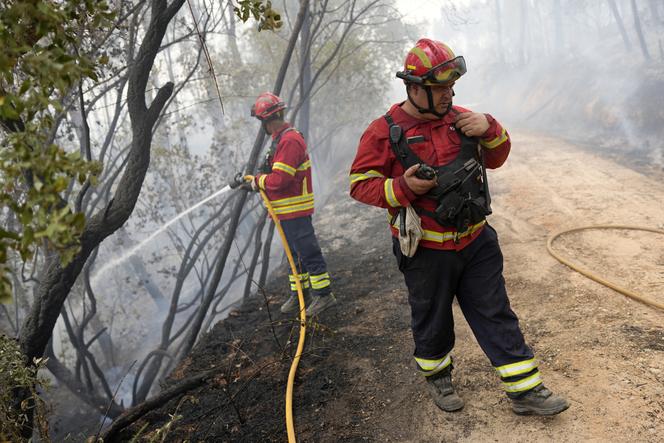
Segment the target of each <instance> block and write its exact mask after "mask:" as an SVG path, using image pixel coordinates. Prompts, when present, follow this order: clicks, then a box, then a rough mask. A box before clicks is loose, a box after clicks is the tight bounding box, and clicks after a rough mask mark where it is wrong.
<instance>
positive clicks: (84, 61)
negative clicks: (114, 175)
mask: <svg viewBox="0 0 664 443" xmlns="http://www.w3.org/2000/svg"><path fill="white" fill-rule="evenodd" d="M113 17H114V13H113V12H112V11H111V9H110V8H109V6H108V4H107V3H106V2H104V1H90V0H70V1H66V2H60V1H49V0H32V1H17V0H14V1H8V2H2V4H1V5H0V46H2V48H3V50H2V52H1V53H0V123H1V125H2V129H3V134H2V138H1V139H0V186H1V187H2V194H1V197H0V202H2V205H3V208H4V209H3V214H2V216H3V218H5V219H6V220H7V223H6V224H5V225H4V226H2V227H0V301H3V300H7V299H9V298H10V296H11V284H10V280H9V278H8V277H7V269H6V267H5V263H6V262H7V260H8V255H9V254H10V251H12V250H13V251H15V252H17V253H18V254H19V255H20V257H21V259H22V260H26V259H28V258H30V257H31V255H32V254H33V252H34V248H35V246H36V245H37V244H44V245H45V246H46V247H47V248H53V249H54V250H56V251H57V252H59V254H60V257H61V259H62V261H63V263H67V262H68V261H70V260H71V258H72V257H73V256H74V254H75V253H76V251H77V250H78V243H79V240H78V239H79V236H80V233H81V232H82V230H83V227H84V224H85V219H84V216H83V214H81V213H77V212H76V211H75V210H74V208H72V207H71V206H70V205H68V204H67V203H66V201H65V200H64V199H63V194H64V193H65V192H67V190H68V189H70V188H71V186H72V184H73V183H75V182H78V183H79V184H83V183H85V182H86V181H87V180H94V177H95V176H96V175H97V174H98V173H99V171H100V167H101V166H100V165H99V164H98V163H95V162H89V161H86V159H85V158H83V157H82V156H81V153H80V152H67V151H66V150H65V149H63V147H62V146H59V145H58V144H56V143H54V142H53V140H54V138H55V137H54V134H53V128H54V124H55V122H56V120H57V119H58V118H61V116H62V114H63V113H64V112H65V111H66V108H67V105H68V102H69V100H70V98H71V96H72V91H73V90H75V88H76V87H77V86H78V85H79V84H80V83H81V82H82V81H84V80H85V79H92V80H97V74H96V71H97V69H98V68H99V67H100V65H103V64H105V63H106V62H107V60H108V59H107V57H106V56H104V55H102V56H99V57H94V56H92V55H88V54H94V53H95V51H94V49H95V48H93V40H92V39H91V38H90V36H91V35H92V34H93V33H99V32H103V31H104V30H105V29H107V28H109V27H110V26H111V25H112V21H113Z"/></svg>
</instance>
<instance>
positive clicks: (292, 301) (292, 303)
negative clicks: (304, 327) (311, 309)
mask: <svg viewBox="0 0 664 443" xmlns="http://www.w3.org/2000/svg"><path fill="white" fill-rule="evenodd" d="M302 293H303V295H304V305H305V306H306V305H307V304H309V301H310V300H311V296H310V295H309V290H308V289H303V290H302ZM279 309H280V310H281V312H282V313H283V314H292V313H293V312H299V311H300V301H299V300H298V297H297V292H294V291H291V293H290V295H289V296H288V300H286V301H285V302H284V304H283V305H281V308H279Z"/></svg>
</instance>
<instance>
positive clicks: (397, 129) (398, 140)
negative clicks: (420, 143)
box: [383, 114, 422, 169]
mask: <svg viewBox="0 0 664 443" xmlns="http://www.w3.org/2000/svg"><path fill="white" fill-rule="evenodd" d="M383 117H384V118H385V121H386V122H387V125H388V126H389V130H390V146H391V147H392V151H394V155H395V156H396V158H397V160H399V163H401V166H403V167H404V169H408V168H410V167H411V166H413V165H416V164H418V163H422V160H421V159H420V158H419V157H418V156H417V155H416V154H415V153H414V152H413V150H412V149H410V146H408V140H406V137H404V131H403V129H402V128H401V126H399V125H397V124H396V123H394V119H392V116H391V115H390V114H385V115H384V116H383Z"/></svg>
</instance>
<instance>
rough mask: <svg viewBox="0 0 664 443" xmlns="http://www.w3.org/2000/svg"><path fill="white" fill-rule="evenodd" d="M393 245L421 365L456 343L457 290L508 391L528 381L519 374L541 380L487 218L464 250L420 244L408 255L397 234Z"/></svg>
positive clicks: (464, 313)
mask: <svg viewBox="0 0 664 443" xmlns="http://www.w3.org/2000/svg"><path fill="white" fill-rule="evenodd" d="M393 249H394V254H395V255H396V257H397V262H398V264H399V270H400V271H401V272H402V273H403V275H404V278H405V281H406V286H407V287H408V301H409V303H410V307H411V327H412V332H413V338H414V340H415V353H414V354H415V358H416V360H418V364H420V368H421V369H425V368H424V367H423V366H422V364H421V363H420V361H421V359H426V361H437V360H439V359H443V358H444V357H446V356H447V355H448V354H449V353H450V351H451V350H452V348H453V347H454V318H453V316H452V300H453V299H454V297H455V295H456V297H457V300H458V302H459V306H460V308H461V311H462V312H463V315H464V316H465V318H466V320H467V321H468V324H469V325H470V328H471V329H472V331H473V334H474V335H475V338H476V339H477V341H478V343H479V345H480V347H481V348H482V350H483V351H484V353H485V354H486V355H487V357H488V358H489V360H490V361H491V364H492V365H493V366H494V367H495V368H496V369H497V370H498V372H499V374H501V377H503V382H507V384H506V386H505V388H506V389H507V390H508V393H509V392H510V390H512V391H515V392H518V391H521V390H523V389H521V388H523V387H526V386H525V385H524V384H523V383H522V384H520V385H519V384H518V383H517V382H518V381H519V380H522V379H525V378H528V377H530V378H529V383H530V385H532V383H537V381H538V380H539V373H537V374H536V375H535V376H534V377H533V375H534V374H535V373H536V372H537V368H536V363H535V362H534V360H533V353H532V351H531V349H530V348H529V347H528V346H527V345H526V343H525V340H524V338H523V334H522V333H521V329H520V328H519V320H518V319H517V316H516V314H515V313H514V312H513V311H512V309H511V308H510V303H509V300H508V298H507V292H506V290H505V280H504V278H503V255H502V252H501V250H500V246H499V244H498V236H497V234H496V231H495V230H494V229H493V228H492V227H491V226H489V225H488V224H487V225H486V226H485V228H484V229H483V231H482V232H481V233H480V235H479V237H478V238H476V239H475V240H474V241H473V242H472V243H471V244H470V245H468V246H467V247H465V248H464V249H462V250H461V251H442V250H435V249H427V248H423V247H420V248H418V250H417V252H416V253H415V255H414V256H413V257H406V256H404V255H403V254H402V253H401V250H400V248H399V242H398V240H397V239H394V247H393ZM524 362H525V363H526V364H525V365H524ZM441 364H443V363H441ZM444 364H445V365H446V364H448V363H444ZM540 383H541V381H540ZM530 387H532V386H530Z"/></svg>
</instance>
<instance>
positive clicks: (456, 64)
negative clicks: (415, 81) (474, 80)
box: [422, 56, 466, 85]
mask: <svg viewBox="0 0 664 443" xmlns="http://www.w3.org/2000/svg"><path fill="white" fill-rule="evenodd" d="M465 73H466V61H465V60H464V58H463V56H458V57H455V58H453V59H452V60H448V61H446V62H444V63H441V64H439V65H436V66H434V67H433V68H431V69H429V70H428V71H427V72H426V73H425V74H424V75H423V76H422V79H423V80H424V82H425V84H430V85H431V84H441V83H449V82H453V81H455V80H456V79H458V78H459V77H461V76H462V75H463V74H465Z"/></svg>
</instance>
